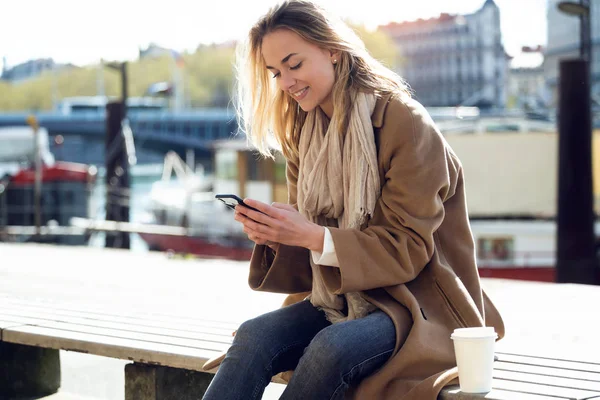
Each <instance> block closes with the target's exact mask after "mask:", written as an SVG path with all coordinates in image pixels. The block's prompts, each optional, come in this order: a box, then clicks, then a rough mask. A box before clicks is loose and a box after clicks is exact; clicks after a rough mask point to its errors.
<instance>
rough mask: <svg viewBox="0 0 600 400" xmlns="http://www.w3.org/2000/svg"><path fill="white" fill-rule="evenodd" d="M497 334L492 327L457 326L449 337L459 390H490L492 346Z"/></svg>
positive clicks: (479, 391)
mask: <svg viewBox="0 0 600 400" xmlns="http://www.w3.org/2000/svg"><path fill="white" fill-rule="evenodd" d="M497 337H498V334H497V333H496V332H495V331H494V328H489V327H481V328H459V329H455V330H454V332H453V333H452V335H451V336H450V338H451V339H452V340H453V341H454V353H455V355H456V365H457V366H458V381H459V383H460V390H461V392H465V393H487V392H489V391H490V390H492V372H493V370H494V346H495V343H496V338H497Z"/></svg>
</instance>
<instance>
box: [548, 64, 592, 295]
mask: <svg viewBox="0 0 600 400" xmlns="http://www.w3.org/2000/svg"><path fill="white" fill-rule="evenodd" d="M589 93H590V74H589V63H588V61H587V60H585V59H574V60H563V61H561V62H560V105H559V106H560V108H559V162H558V166H559V167H558V168H559V170H558V217H557V257H556V278H557V282H573V283H585V284H600V279H599V274H598V266H597V263H598V262H597V260H596V258H595V250H594V209H593V187H592V185H593V184H592V120H591V110H590V96H589Z"/></svg>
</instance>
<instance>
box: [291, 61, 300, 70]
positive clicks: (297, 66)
mask: <svg viewBox="0 0 600 400" xmlns="http://www.w3.org/2000/svg"><path fill="white" fill-rule="evenodd" d="M301 66H302V62H299V63H298V64H296V65H295V66H293V67H290V69H298V68H300V67H301Z"/></svg>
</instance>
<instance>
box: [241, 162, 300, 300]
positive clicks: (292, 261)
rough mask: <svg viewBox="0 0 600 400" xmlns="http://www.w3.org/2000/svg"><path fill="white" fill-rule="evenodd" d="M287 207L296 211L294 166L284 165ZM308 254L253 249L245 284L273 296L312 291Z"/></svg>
mask: <svg viewBox="0 0 600 400" xmlns="http://www.w3.org/2000/svg"><path fill="white" fill-rule="evenodd" d="M286 179H287V186H288V203H289V204H291V205H293V206H294V207H295V208H296V209H298V204H297V200H296V193H297V189H296V183H297V182H298V164H297V162H296V161H292V160H288V161H287V164H286ZM309 257H310V250H308V249H305V248H304V247H298V246H286V245H283V244H282V245H279V249H278V250H277V252H276V253H275V252H274V251H273V250H271V248H270V247H269V246H264V245H255V246H254V251H253V252H252V258H251V260H250V275H249V279H248V283H249V284H250V287H251V288H252V289H254V290H259V291H267V292H276V293H300V292H307V291H310V290H311V289H312V270H311V267H310V261H309Z"/></svg>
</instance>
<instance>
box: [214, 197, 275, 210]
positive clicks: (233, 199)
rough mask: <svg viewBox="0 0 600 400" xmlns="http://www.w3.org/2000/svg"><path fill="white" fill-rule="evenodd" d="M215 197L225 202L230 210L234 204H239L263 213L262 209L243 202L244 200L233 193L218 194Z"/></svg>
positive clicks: (233, 208) (233, 207)
mask: <svg viewBox="0 0 600 400" xmlns="http://www.w3.org/2000/svg"><path fill="white" fill-rule="evenodd" d="M215 198H217V199H219V200H221V201H222V202H223V203H225V205H226V206H227V207H229V208H231V209H232V210H235V206H236V205H238V204H239V205H241V206H244V207H246V208H249V209H251V210H254V211H257V212H259V213H261V214H264V213H263V212H262V211H259V210H257V209H256V208H254V207H250V206H249V205H248V204H246V203H244V200H242V199H240V198H239V197H238V196H236V195H235V194H218V195H216V196H215Z"/></svg>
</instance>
